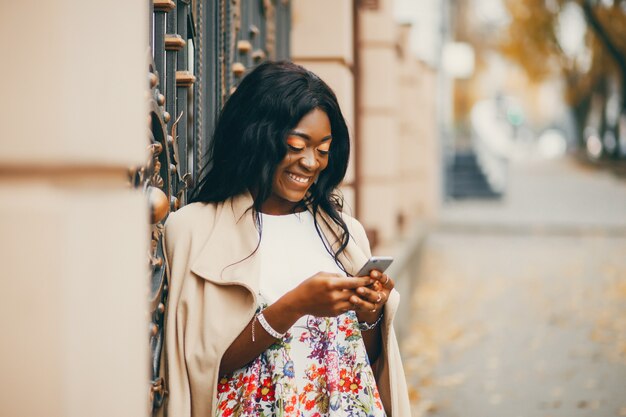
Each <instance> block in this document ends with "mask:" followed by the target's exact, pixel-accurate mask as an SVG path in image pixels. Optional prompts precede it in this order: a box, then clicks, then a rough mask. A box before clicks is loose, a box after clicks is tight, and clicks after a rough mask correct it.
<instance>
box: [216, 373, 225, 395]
mask: <svg viewBox="0 0 626 417" xmlns="http://www.w3.org/2000/svg"><path fill="white" fill-rule="evenodd" d="M226 391H228V378H226V377H225V376H223V377H221V378H220V380H219V381H218V383H217V392H218V393H220V394H221V393H223V392H226Z"/></svg>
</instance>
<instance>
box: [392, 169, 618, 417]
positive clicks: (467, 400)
mask: <svg viewBox="0 0 626 417" xmlns="http://www.w3.org/2000/svg"><path fill="white" fill-rule="evenodd" d="M509 174H510V176H509V187H508V189H507V194H506V196H505V198H504V199H503V200H502V201H499V202H494V201H491V202H476V201H466V202H450V203H448V204H446V205H445V206H444V208H443V210H442V215H441V218H440V222H439V224H438V225H437V227H435V228H434V229H433V230H432V231H431V232H430V233H429V235H428V237H427V239H426V241H425V243H424V245H423V246H422V250H421V254H420V260H419V272H418V274H417V276H416V277H414V279H415V284H414V285H413V294H412V297H411V300H410V301H411V307H410V310H411V312H410V314H406V315H403V317H400V318H397V319H396V320H402V321H404V323H403V326H404V327H405V328H406V329H407V330H406V331H405V332H403V334H404V337H403V339H402V340H401V347H402V352H403V356H404V365H405V372H406V374H407V381H408V383H409V389H410V395H411V399H412V405H413V417H420V416H442V417H491V416H494V417H495V416H498V417H566V416H567V417H575V416H589V417H609V416H626V181H624V179H619V178H617V177H615V176H612V175H611V174H609V173H607V172H603V171H600V170H596V169H592V168H589V167H585V166H583V165H581V164H579V163H576V162H575V161H573V160H567V159H564V160H558V161H518V162H516V163H515V164H513V165H512V166H511V167H510V170H509Z"/></svg>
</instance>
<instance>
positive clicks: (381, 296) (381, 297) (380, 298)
mask: <svg viewBox="0 0 626 417" xmlns="http://www.w3.org/2000/svg"><path fill="white" fill-rule="evenodd" d="M382 299H383V295H382V294H381V293H378V298H377V299H376V304H378V303H380V301H381V300H382Z"/></svg>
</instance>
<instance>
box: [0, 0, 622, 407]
mask: <svg viewBox="0 0 626 417" xmlns="http://www.w3.org/2000/svg"><path fill="white" fill-rule="evenodd" d="M0 51H2V53H3V54H2V55H3V56H4V57H5V59H4V61H3V66H2V69H1V70H0V75H1V76H0V91H2V94H0V126H2V133H0V144H1V148H0V149H1V151H0V199H1V203H0V249H2V254H3V256H2V261H3V262H2V263H3V266H4V268H3V272H2V279H1V280H0V294H1V295H2V302H1V303H0V314H1V315H2V317H4V320H3V327H2V330H3V334H4V336H3V338H2V342H0V353H1V355H0V357H1V358H2V359H0V375H1V376H0V384H1V385H2V389H0V414H2V415H7V416H31V415H33V416H34V415H48V416H63V417H72V416H81V417H83V416H87V415H88V416H112V415H116V416H131V415H132V416H138V415H149V414H152V415H157V414H159V413H160V411H161V409H162V404H163V401H164V399H165V398H166V397H167V392H166V388H165V386H164V380H163V363H162V356H161V351H162V335H163V330H162V329H163V313H164V311H165V309H166V304H167V271H166V266H165V263H164V260H163V249H162V244H163V242H162V231H163V222H164V221H165V220H166V218H167V215H168V213H170V212H171V211H175V210H177V209H178V208H180V207H181V206H183V205H184V204H186V200H187V193H188V191H189V190H190V189H191V188H192V187H193V185H194V182H195V181H196V180H197V177H198V173H199V171H200V170H201V169H202V167H203V164H204V163H205V156H206V149H207V147H208V145H209V141H210V133H211V130H212V128H213V126H214V123H215V118H216V115H217V113H218V111H219V109H220V108H221V106H222V105H223V103H224V102H225V100H226V99H227V98H228V95H229V94H231V93H232V92H233V91H234V89H236V88H237V84H238V82H239V81H240V80H241V78H242V77H243V76H244V75H245V74H246V72H247V71H249V70H250V69H251V68H253V67H254V66H255V65H258V64H259V63H260V62H263V61H264V60H267V59H290V60H293V61H295V62H297V63H299V64H301V65H303V66H305V67H307V68H308V69H310V70H312V71H313V72H315V73H317V74H318V75H319V76H320V77H321V78H322V79H324V80H325V81H326V82H327V83H328V84H329V85H330V86H331V87H332V88H333V89H334V90H335V92H336V93H337V96H338V98H339V101H340V104H341V106H342V110H343V112H344V115H345V117H346V120H347V122H348V125H349V128H350V131H351V135H352V140H353V153H352V155H351V158H352V159H351V164H350V168H349V171H348V174H347V176H346V178H345V181H344V183H343V185H342V187H341V191H342V192H343V194H344V197H345V210H346V211H347V212H349V213H351V214H353V215H355V216H356V217H358V218H359V220H361V222H362V223H363V224H364V225H365V227H366V230H367V233H368V236H369V238H370V242H371V244H372V246H373V249H374V253H375V254H379V255H393V256H394V257H395V262H394V264H393V265H392V267H391V271H390V273H391V274H392V275H393V276H394V278H395V279H396V281H397V288H398V290H399V291H400V293H401V295H402V299H403V303H402V306H401V310H400V311H399V313H398V316H397V317H396V322H395V326H396V329H397V331H398V333H399V336H400V341H401V347H402V351H403V356H404V366H405V373H406V376H407V381H408V383H409V389H410V396H411V401H412V406H413V417H418V416H444V417H454V416H463V417H488V416H510V417H535V416H537V417H550V416H568V417H571V416H593V417H599V416H602V417H605V416H607V417H608V416H626V110H625V105H626V78H625V77H626V1H620V0H316V1H313V0H212V1H208V0H144V1H134V2H125V3H124V4H123V6H121V7H120V5H117V4H104V3H102V4H96V3H95V2H89V1H87V2H85V1H79V0H57V1H55V2H47V1H44V2H37V1H34V0H28V1H22V2H9V1H8V0H1V1H0ZM394 417H396V416H394ZM397 417H408V416H397Z"/></svg>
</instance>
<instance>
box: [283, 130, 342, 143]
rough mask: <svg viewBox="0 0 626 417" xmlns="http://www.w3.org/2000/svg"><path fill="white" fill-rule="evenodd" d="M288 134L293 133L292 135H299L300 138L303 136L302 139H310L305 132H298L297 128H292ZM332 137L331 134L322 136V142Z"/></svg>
mask: <svg viewBox="0 0 626 417" xmlns="http://www.w3.org/2000/svg"><path fill="white" fill-rule="evenodd" d="M289 135H290V136H292V135H293V136H299V137H301V138H303V139H306V140H311V136H309V135H307V134H306V133H302V132H298V131H297V130H292V131H291V132H290V133H289ZM332 138H333V135H328V136H324V137H323V138H322V142H326V141H327V140H331V139H332Z"/></svg>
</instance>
